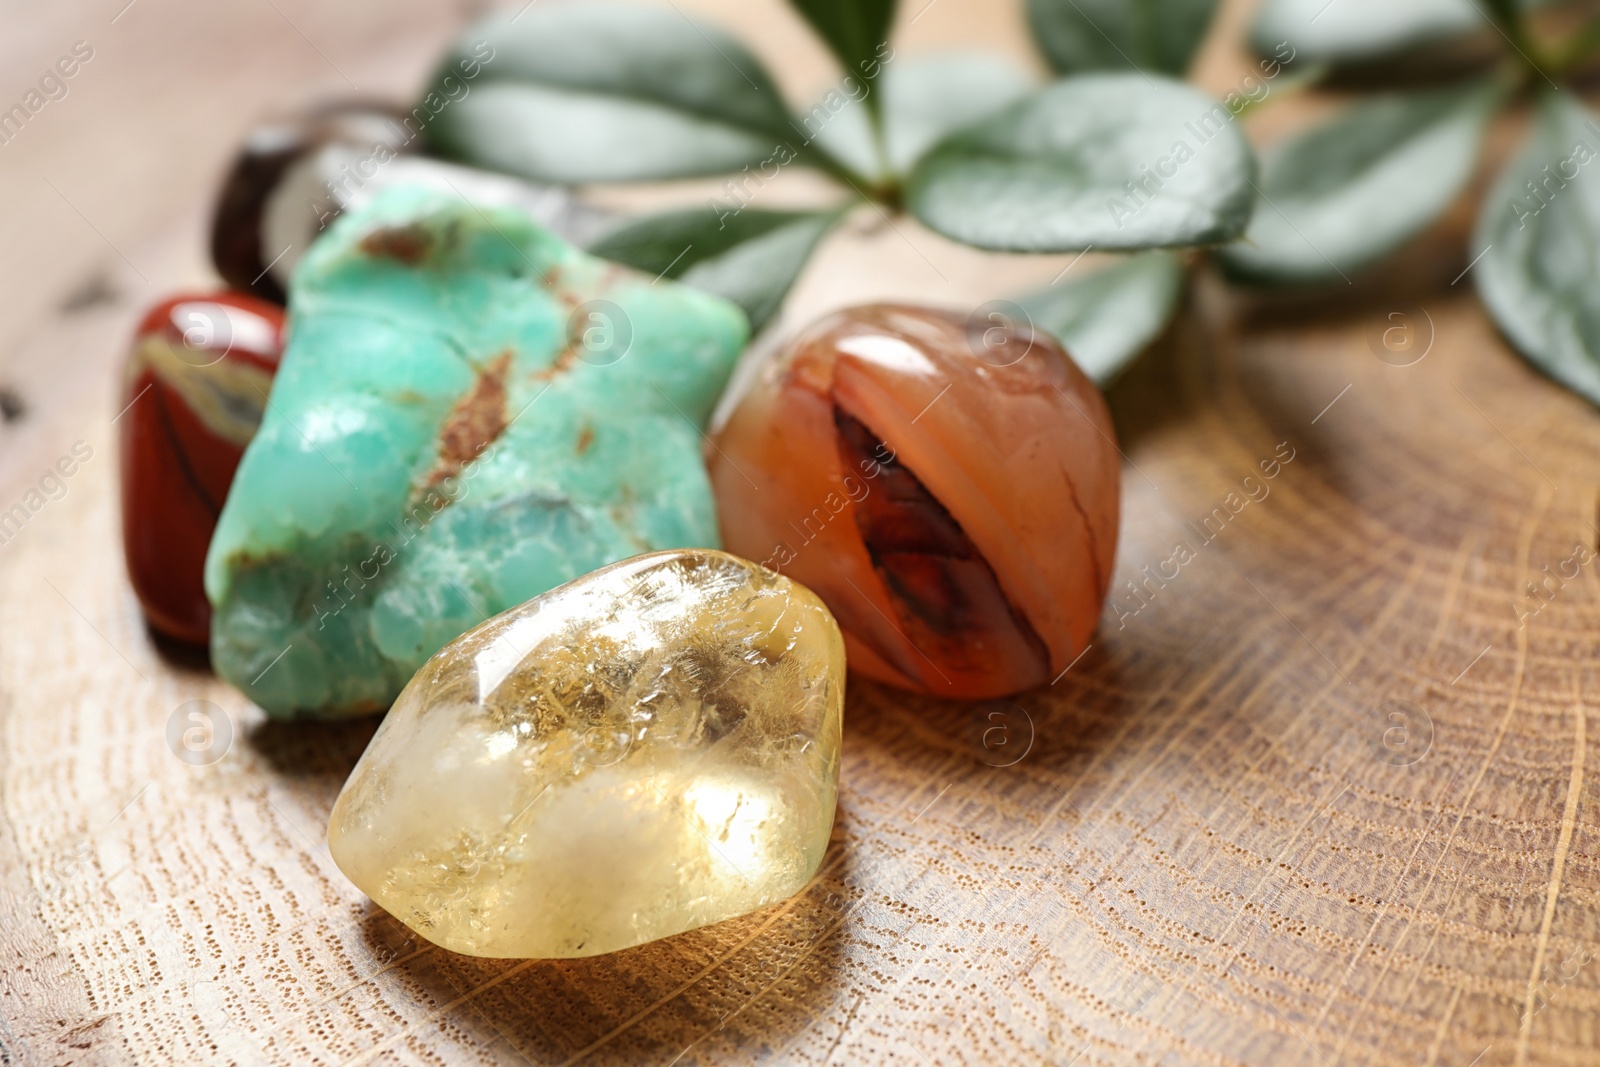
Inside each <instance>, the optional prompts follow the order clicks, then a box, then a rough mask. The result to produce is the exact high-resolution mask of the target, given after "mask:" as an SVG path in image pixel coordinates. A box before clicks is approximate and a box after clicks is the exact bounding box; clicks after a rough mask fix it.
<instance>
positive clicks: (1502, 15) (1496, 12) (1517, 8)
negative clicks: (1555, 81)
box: [1484, 0, 1553, 78]
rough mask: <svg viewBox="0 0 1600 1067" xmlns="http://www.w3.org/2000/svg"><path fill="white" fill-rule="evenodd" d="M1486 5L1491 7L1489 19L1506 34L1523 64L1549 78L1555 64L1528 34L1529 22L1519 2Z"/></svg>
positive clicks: (1508, 0) (1509, 0)
mask: <svg viewBox="0 0 1600 1067" xmlns="http://www.w3.org/2000/svg"><path fill="white" fill-rule="evenodd" d="M1484 3H1486V4H1487V5H1488V7H1489V17H1490V18H1491V19H1492V20H1493V21H1494V24H1495V26H1496V27H1497V28H1498V29H1499V30H1500V32H1501V33H1503V34H1505V38H1506V40H1507V41H1509V42H1510V43H1511V47H1512V48H1513V49H1514V50H1515V51H1516V53H1517V55H1518V57H1519V58H1520V59H1521V60H1522V62H1523V63H1524V64H1526V65H1527V67H1528V68H1529V69H1530V70H1531V71H1532V72H1533V73H1534V74H1537V75H1538V76H1539V77H1541V78H1549V77H1550V74H1549V71H1550V69H1551V68H1552V66H1553V64H1552V63H1551V62H1550V61H1549V59H1548V57H1546V56H1545V55H1544V50H1543V49H1541V48H1540V47H1539V45H1538V44H1537V43H1535V42H1534V40H1533V37H1532V35H1530V34H1529V33H1528V22H1527V19H1525V18H1524V17H1523V13H1522V6H1521V5H1520V4H1519V3H1517V0H1484Z"/></svg>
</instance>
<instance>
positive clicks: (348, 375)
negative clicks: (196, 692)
mask: <svg viewBox="0 0 1600 1067" xmlns="http://www.w3.org/2000/svg"><path fill="white" fill-rule="evenodd" d="M590 301H599V302H600V303H598V304H593V305H591V304H590V303H589V302H590ZM289 307H290V327H289V341H288V347H287V350H286V351H285V354H284V357H283V363H282V367H281V369H280V370H279V371H278V375H277V378H276V380H275V382H274V384H273V387H272V393H271V397H270V400H269V402H268V405H267V411H266V415H265V417H264V418H263V420H262V423H261V429H260V431H259V432H258V433H257V435H256V437H255V439H254V440H253V441H252V442H251V443H250V446H249V448H248V449H247V450H246V452H245V455H244V460H243V462H242V463H241V464H240V466H239V471H238V474H237V476H236V477H235V479H234V483H233V489H232V491H231V492H230V493H229V496H228V501H227V504H226V506H225V507H224V508H223V511H222V517H221V519H220V521H219V522H218V524H217V531H216V535H215V537H214V538H213V540H212V542H211V551H210V554H209V556H208V557H207V559H206V594H207V596H209V597H210V599H211V602H212V605H213V607H214V608H215V617H214V621H213V623H212V632H211V653H212V662H213V664H214V666H215V667H216V670H217V672H218V673H219V674H220V675H221V676H222V677H223V678H225V679H227V680H228V681H230V682H232V683H233V684H235V685H237V686H238V687H239V688H241V689H242V690H244V692H245V693H246V694H247V695H248V696H249V697H250V698H251V699H253V700H254V701H256V702H257V703H258V704H260V705H261V706H262V707H263V708H265V709H266V710H267V711H268V712H269V713H270V714H272V715H275V716H292V715H295V714H315V715H345V714H356V713H361V712H370V711H376V710H380V709H382V708H384V707H387V706H388V704H389V702H390V701H391V700H393V698H394V697H395V695H396V694H398V693H399V692H400V689H401V688H402V687H403V686H404V685H405V683H406V682H407V681H408V680H410V678H411V676H412V674H413V673H414V672H415V671H416V669H417V668H418V667H420V666H421V665H422V663H423V662H424V661H425V660H426V659H427V658H428V657H429V656H430V655H432V654H433V653H434V652H435V651H437V650H438V649H439V648H441V647H443V646H444V645H445V644H446V643H447V642H449V641H450V640H452V639H453V638H455V637H456V636H457V635H458V634H461V633H462V632H464V631H466V630H467V629H469V628H471V627H472V626H475V625H476V624H477V623H479V622H482V621H483V620H484V619H486V618H488V617H489V616H491V615H494V614H497V613H499V612H501V611H504V610H506V609H508V608H511V607H514V606H515V605H517V604H520V603H522V602H523V601H525V600H528V599H529V598H531V597H533V596H536V595H538V594H539V593H542V592H544V591H546V590H548V589H551V588H554V587H555V586H558V585H560V584H562V583H563V582H566V581H569V580H570V579H572V578H575V577H577V576H579V575H581V574H585V573H587V572H589V571H591V570H593V569H595V568H597V567H600V566H603V565H605V564H607V563H610V562H613V561H615V560H618V559H623V558H626V557H628V556H633V555H636V554H638V553H641V552H650V551H654V550H657V549H665V548H681V547H709V548H714V547H717V546H718V543H719V542H718V537H717V523H716V514H715V511H714V509H713V505H712V498H711V490H710V486H709V483H708V481H707V478H706V472H705V468H704V466H703V465H702V462H701V458H700V453H701V430H702V428H703V426H704V424H705V421H706V419H707V418H708V417H709V415H710V413H711V409H712V407H713V406H714V404H715V402H716V399H717V396H718V394H719V393H720V392H721V391H722V388H723V386H724V385H725V384H726V382H727V379H728V375H729V373H730V371H731V370H732V367H733V364H734V360H735V358H736V357H737V355H738V353H739V351H740V349H741V348H742V347H743V345H744V343H745V340H746V339H747V333H748V328H747V325H746V322H745V319H744V315H743V313H742V312H740V311H739V309H738V308H737V307H736V306H734V305H733V304H731V303H729V302H727V301H725V300H722V299H721V298H719V297H715V296H711V295H708V294H704V293H700V292H697V291H695V290H692V289H689V288H686V287H684V286H680V285H676V284H674V283H671V282H668V281H652V280H651V279H650V278H649V277H648V276H644V275H639V274H635V273H633V272H631V271H628V270H626V269H624V268H621V267H618V266H616V265H615V264H611V263H607V262H605V261H604V260H599V259H595V258H593V257H591V256H588V255H585V254H584V253H582V252H579V251H578V250H576V249H574V248H572V247H571V246H569V245H567V244H565V243H564V242H562V241H561V240H560V239H559V238H557V237H555V236H553V235H552V234H550V233H548V232H546V231H545V230H543V229H541V228H540V227H539V226H538V225H537V224H535V223H534V222H532V221H531V220H529V219H528V218H527V217H525V216H523V215H521V214H520V213H518V212H516V211H514V210H509V209H494V208H485V209H479V208H477V207H474V206H472V205H469V204H467V203H465V202H463V201H461V200H459V199H456V198H453V197H451V196H448V195H444V194H440V193H437V192H433V191H429V190H423V189H418V188H397V189H392V190H390V191H388V192H386V193H384V194H383V195H381V196H379V197H378V198H377V199H375V200H374V201H373V202H372V203H371V204H370V205H368V206H367V207H366V208H364V209H361V210H359V211H356V212H353V213H351V214H349V215H346V216H345V217H343V218H341V219H340V220H339V222H337V223H336V224H335V225H334V227H333V229H332V230H330V231H329V232H328V233H327V234H326V235H325V236H324V237H322V238H321V239H320V240H319V241H318V242H317V244H316V245H315V246H313V248H312V249H311V251H310V253H309V254H308V255H307V256H306V258H305V260H304V261H303V262H302V263H301V264H300V266H299V267H298V268H297V270H296V273H295V276H294V281H293V284H292V286H291V288H290V300H289Z"/></svg>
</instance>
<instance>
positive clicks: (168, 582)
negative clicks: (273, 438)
mask: <svg viewBox="0 0 1600 1067" xmlns="http://www.w3.org/2000/svg"><path fill="white" fill-rule="evenodd" d="M282 352H283V309H282V308H279V307H277V306H276V305H273V304H269V303H267V302H266V301H263V300H257V299H256V298H254V297H250V296H245V295H243V294H240V293H215V294H204V295H183V296H178V297H174V298H173V299H171V300H168V301H166V302H165V303H162V304H160V305H158V306H157V307H155V308H153V309H152V310H151V311H150V313H149V314H148V315H146V316H145V319H144V322H142V323H141V324H140V326H139V332H138V334H137V335H136V336H135V338H134V343H133V351H132V353H131V354H130V355H129V358H128V372H127V389H126V392H125V393H124V395H123V402H124V403H125V404H126V405H127V406H126V407H125V408H124V409H123V411H122V414H120V415H119V416H117V420H118V421H119V422H120V423H121V425H122V543H123V549H124V551H125V553H126V555H127V561H128V577H129V578H130V579H131V580H132V582H133V589H134V592H135V593H137V594H138V597H139V603H140V604H141V605H142V606H143V608H144V614H145V618H146V619H147V620H148V621H149V623H150V625H151V627H152V628H154V629H155V630H157V631H159V632H161V633H163V634H166V635H167V636H169V637H173V638H176V639H177V640H179V641H185V642H189V643H191V644H197V645H203V644H206V643H207V641H208V640H209V637H210V630H211V605H210V604H209V603H208V602H207V601H206V594H205V588H204V584H203V580H202V579H203V575H204V572H205V559H206V549H207V548H209V547H210V545H211V533H212V531H213V530H214V529H215V528H216V525H217V515H218V514H219V513H220V512H221V510H222V503H223V501H224V500H225V499H227V496H228V487H229V485H231V484H232V482H233V472H234V470H235V468H237V467H238V466H239V458H240V456H242V455H243V454H244V447H245V445H247V444H249V443H250V438H251V437H253V436H254V435H255V432H256V427H257V426H258V425H259V424H260V422H261V413H262V411H263V409H264V408H265V407H266V403H267V393H268V391H269V390H270V389H271V386H272V376H273V374H274V372H275V371H276V370H277V367H278V358H279V356H280V355H281V354H282Z"/></svg>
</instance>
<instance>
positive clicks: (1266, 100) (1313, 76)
mask: <svg viewBox="0 0 1600 1067" xmlns="http://www.w3.org/2000/svg"><path fill="white" fill-rule="evenodd" d="M1332 69H1333V67H1332V65H1331V64H1328V63H1312V64H1310V65H1308V66H1307V67H1306V68H1305V69H1304V70H1302V71H1298V72H1296V73H1294V74H1290V75H1288V76H1286V77H1285V78H1284V79H1283V81H1281V82H1279V83H1278V91H1277V92H1275V93H1274V92H1269V93H1267V94H1266V95H1265V96H1261V97H1257V98H1255V99H1253V100H1252V99H1250V98H1248V97H1247V98H1246V99H1245V102H1244V104H1243V106H1241V107H1240V108H1239V110H1238V111H1235V112H1234V113H1233V117H1234V118H1236V119H1239V118H1244V116H1246V115H1248V114H1250V113H1251V112H1253V111H1258V110H1260V109H1261V108H1263V107H1266V106H1267V105H1268V104H1270V103H1272V102H1273V101H1275V100H1281V99H1283V98H1284V97H1292V96H1294V95H1295V94H1297V93H1302V92H1304V91H1305V90H1307V89H1311V88H1314V87H1315V86H1316V84H1317V83H1318V82H1319V81H1321V80H1322V79H1323V78H1324V77H1325V76H1326V75H1327V73H1328V71H1330V70H1332Z"/></svg>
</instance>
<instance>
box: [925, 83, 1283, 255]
mask: <svg viewBox="0 0 1600 1067" xmlns="http://www.w3.org/2000/svg"><path fill="white" fill-rule="evenodd" d="M1254 178H1255V157H1254V156H1253V155H1252V154H1251V152H1250V147H1249V145H1248V144H1246V143H1245V139H1244V137H1243V135H1242V134H1241V133H1240V132H1239V130H1238V128H1237V126H1236V125H1235V123H1234V121H1233V116H1232V115H1231V114H1230V113H1229V111H1228V109H1227V108H1225V107H1224V106H1223V105H1222V104H1219V103H1217V102H1216V101H1215V100H1212V99H1210V98H1209V97H1207V96H1204V95H1203V94H1201V93H1199V92H1197V91H1195V90H1194V89H1191V88H1189V87H1188V86H1186V85H1184V84H1183V83H1181V82H1177V81H1173V80H1171V79H1168V78H1161V77H1150V76H1147V75H1143V74H1086V75H1081V76H1079V77H1075V78H1066V79H1063V80H1062V81H1059V82H1056V83H1055V84H1053V85H1050V86H1047V87H1045V88H1044V89H1041V90H1039V91H1038V92H1036V93H1034V94H1032V95H1030V96H1028V97H1027V98H1025V99H1023V100H1021V101H1020V102H1018V103H1016V104H1014V105H1012V106H1011V107H1010V108H1008V109H1006V110H1005V111H1002V112H1001V113H1000V114H998V115H996V116H993V117H991V118H988V119H985V120H983V121H981V122H978V123H975V124H974V125H971V126H968V127H966V128H964V129H962V130H959V131H957V132H956V133H955V134H953V135H951V136H950V137H948V138H946V139H945V140H944V141H942V142H940V144H939V145H938V146H936V147H935V148H934V149H933V150H932V151H931V152H929V153H928V155H926V156H925V157H923V159H922V162H920V163H918V164H917V166H916V169H915V170H914V171H912V174H911V179H910V182H909V184H908V187H907V193H906V203H907V205H908V207H909V208H910V209H911V211H912V212H913V213H914V214H915V215H916V216H917V218H919V219H921V220H922V221H923V222H924V223H925V224H927V225H928V226H929V227H931V228H932V229H934V230H937V231H938V232H940V233H942V234H944V235H946V236H947V237H951V238H954V239H955V240H957V241H963V242H965V243H967V244H970V245H976V246H978V247H980V248H993V249H1002V250H1007V251H1014V252H1066V251H1075V250H1078V249H1085V248H1099V249H1103V250H1107V251H1131V250H1135V249H1141V248H1159V247H1174V246H1180V245H1194V244H1214V243H1217V242H1221V241H1226V240H1230V239H1231V238H1234V237H1237V236H1238V235H1239V234H1240V233H1241V232H1242V231H1243V230H1244V228H1245V225H1246V224H1247V223H1248V222H1249V221H1250V212H1251V209H1252V208H1253V207H1254V206H1255V190H1254V189H1253V188H1252V184H1251V183H1252V182H1253V181H1254ZM1136 183H1137V184H1136Z"/></svg>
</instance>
